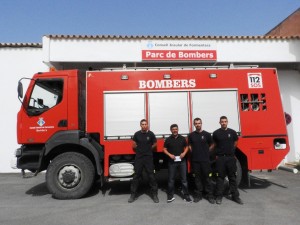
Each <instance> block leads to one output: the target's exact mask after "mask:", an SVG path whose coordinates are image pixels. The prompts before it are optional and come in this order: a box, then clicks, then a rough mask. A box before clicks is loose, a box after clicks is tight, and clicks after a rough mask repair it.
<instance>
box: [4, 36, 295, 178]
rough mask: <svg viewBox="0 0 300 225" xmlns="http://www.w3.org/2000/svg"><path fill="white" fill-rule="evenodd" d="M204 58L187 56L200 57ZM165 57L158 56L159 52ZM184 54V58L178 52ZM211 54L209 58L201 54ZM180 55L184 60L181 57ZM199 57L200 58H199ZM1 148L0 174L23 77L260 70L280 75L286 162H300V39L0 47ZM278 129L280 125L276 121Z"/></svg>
mask: <svg viewBox="0 0 300 225" xmlns="http://www.w3.org/2000/svg"><path fill="white" fill-rule="evenodd" d="M197 51H198V53H199V54H200V55H198V56H197V55H196V56H195V55H194V54H189V53H191V52H193V53H195V52H197ZM161 52H163V53H164V54H154V53H161ZM179 52H182V53H179ZM202 53H207V54H202ZM180 54H181V55H180ZM195 57H196V58H195ZM0 62H1V69H2V72H1V84H0V85H1V88H0V93H1V96H3V97H4V100H3V101H2V102H3V104H2V106H1V108H0V111H1V118H0V124H1V125H2V126H1V127H2V129H1V131H0V132H1V140H2V141H1V148H0V173H6V172H19V170H13V169H12V168H11V167H10V161H11V159H12V158H13V157H14V151H15V149H17V148H18V147H19V145H18V144H17V135H16V122H17V112H18V111H19V109H20V104H21V103H20V102H19V100H18V98H17V83H18V80H19V79H20V78H22V77H29V78H30V77H32V75H33V74H34V73H36V72H44V71H48V70H49V69H50V68H51V67H54V68H56V69H71V68H78V69H91V68H92V69H101V68H104V67H105V68H107V67H123V66H125V65H126V67H171V66H180V67H183V66H223V65H228V66H229V65H230V64H233V65H258V66H259V67H275V68H277V70H278V75H279V84H280V88H281V95H282V101H283V107H284V110H285V112H286V113H288V114H289V115H290V116H291V118H292V121H291V123H290V124H289V125H288V133H289V140H290V148H291V149H290V152H289V154H288V155H287V157H286V159H285V160H284V161H283V162H282V163H285V162H295V161H296V162H298V161H299V159H300V139H299V138H297V137H300V113H299V112H300V88H299V87H300V36H75V35H74V36H73V35H71V36H70V35H62V36H58V35H49V36H44V37H43V43H42V44H33V43H24V44H12V43H5V44H4V43H0ZM274 126H276V121H274Z"/></svg>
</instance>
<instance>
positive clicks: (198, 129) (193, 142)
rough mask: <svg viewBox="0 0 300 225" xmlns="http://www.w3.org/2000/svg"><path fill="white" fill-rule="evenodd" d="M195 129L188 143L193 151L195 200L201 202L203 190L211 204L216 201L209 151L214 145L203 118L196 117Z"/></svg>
mask: <svg viewBox="0 0 300 225" xmlns="http://www.w3.org/2000/svg"><path fill="white" fill-rule="evenodd" d="M194 126H195V131H193V132H192V133H190V134H189V136H188V143H189V149H190V151H191V162H192V169H193V173H194V175H195V186H196V191H195V193H196V195H195V197H194V202H199V201H200V200H201V199H202V197H203V192H204V191H206V192H207V199H208V201H209V202H210V203H211V204H214V203H215V199H214V197H213V188H212V183H211V176H212V171H211V166H210V160H209V153H210V152H209V151H210V147H211V146H212V137H211V134H210V133H208V132H207V131H205V130H203V129H202V120H201V119H200V118H195V119H194Z"/></svg>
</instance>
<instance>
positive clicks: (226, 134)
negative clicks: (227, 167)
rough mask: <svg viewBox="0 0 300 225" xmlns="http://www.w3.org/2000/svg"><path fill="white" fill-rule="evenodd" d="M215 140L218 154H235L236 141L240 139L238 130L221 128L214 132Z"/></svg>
mask: <svg viewBox="0 0 300 225" xmlns="http://www.w3.org/2000/svg"><path fill="white" fill-rule="evenodd" d="M213 140H214V142H215V143H216V154H217V155H224V154H226V155H234V153H235V147H234V143H235V142H236V141H237V140H238V136H237V134H236V131H235V130H233V129H230V128H227V129H226V130H224V129H222V128H219V129H218V130H216V131H214V132H213Z"/></svg>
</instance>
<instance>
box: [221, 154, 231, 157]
mask: <svg viewBox="0 0 300 225" xmlns="http://www.w3.org/2000/svg"><path fill="white" fill-rule="evenodd" d="M217 156H219V157H221V156H223V157H234V155H233V154H217Z"/></svg>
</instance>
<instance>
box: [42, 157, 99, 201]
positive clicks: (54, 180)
mask: <svg viewBox="0 0 300 225" xmlns="http://www.w3.org/2000/svg"><path fill="white" fill-rule="evenodd" d="M94 177H95V168H94V165H93V163H92V162H91V160H90V159H89V158H87V157H86V156H84V155H82V154H80V153H77V152H67V153H63V154H61V155H59V156H57V157H55V158H54V159H53V161H52V162H51V163H50V165H49V166H48V169H47V173H46V183H47V187H48V189H49V191H50V193H51V194H52V196H53V198H57V199H77V198H81V197H83V196H84V195H86V194H87V193H88V191H89V190H90V189H91V187H92V185H93V183H94Z"/></svg>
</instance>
